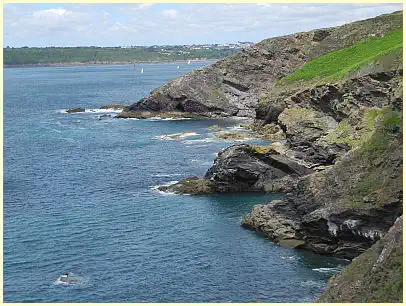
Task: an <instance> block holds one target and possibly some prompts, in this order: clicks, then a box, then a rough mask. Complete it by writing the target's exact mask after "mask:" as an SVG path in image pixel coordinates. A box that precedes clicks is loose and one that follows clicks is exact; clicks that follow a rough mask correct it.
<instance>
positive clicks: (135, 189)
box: [3, 62, 348, 302]
mask: <svg viewBox="0 0 406 306" xmlns="http://www.w3.org/2000/svg"><path fill="white" fill-rule="evenodd" d="M209 64H212V63H211V62H192V63H190V64H189V65H188V64H186V63H181V64H179V63H176V64H173V63H168V64H138V65H137V66H136V69H134V67H133V65H111V66H108V65H105V66H77V67H35V68H32V67H30V68H6V69H4V71H3V73H4V104H3V116H4V121H3V124H4V130H3V131H4V139H3V144H4V146H3V148H4V177H3V180H4V185H3V188H4V194H3V195H4V203H3V230H4V232H3V254H4V256H3V261H4V263H3V264H4V275H3V281H4V283H3V285H4V287H3V295H4V302H312V301H315V299H316V298H317V296H319V295H320V294H321V292H322V291H323V289H324V288H325V287H326V285H327V281H328V278H329V277H331V276H332V275H333V274H334V273H336V272H338V271H340V270H341V269H342V268H343V267H345V265H347V264H348V262H347V261H345V260H342V259H337V258H334V257H329V256H321V255H317V254H314V253H311V252H307V251H303V250H295V249H288V248H282V247H279V246H278V245H275V244H274V243H273V242H271V241H270V240H266V239H265V238H264V237H261V236H259V235H258V234H256V233H255V232H253V231H249V230H246V229H244V228H242V227H241V226H240V223H241V219H242V217H243V216H244V215H246V214H248V213H250V211H251V208H252V207H253V206H254V205H255V204H262V203H265V202H267V201H271V200H273V199H278V198H279V195H278V194H266V195H260V194H251V193H241V194H219V195H205V196H191V195H175V194H170V193H164V192H159V191H158V190H157V189H156V187H157V186H159V185H164V184H168V183H170V182H174V181H179V180H181V179H182V178H185V177H190V176H202V175H204V173H205V172H206V170H207V169H208V168H209V167H210V166H211V165H212V164H213V161H214V159H215V158H216V154H217V152H218V151H220V150H222V149H224V148H226V147H228V146H230V145H233V144H236V143H243V142H244V143H255V144H265V143H266V142H264V141H262V140H258V139H247V140H244V141H230V140H222V139H218V138H217V137H216V136H215V135H214V131H213V130H211V129H209V127H210V126H212V125H218V126H220V127H221V128H222V129H223V130H224V131H239V130H241V127H240V124H241V123H243V120H241V119H238V118H237V119H232V120H231V119H228V120H220V119H206V120H196V119H189V120H188V119H177V120H175V119H170V118H169V119H166V120H160V119H159V118H151V119H147V120H136V119H117V118H114V116H115V114H116V113H117V112H116V111H114V110H100V107H101V106H103V105H107V104H116V103H118V104H131V103H134V102H136V101H137V100H139V99H141V98H142V97H144V96H147V95H149V93H150V92H151V90H152V89H154V88H156V87H158V86H160V85H162V84H165V83H166V82H167V81H168V80H170V79H172V78H175V77H178V76H180V75H183V74H186V73H188V72H190V71H192V70H194V69H199V68H201V67H203V66H206V65H209ZM177 66H179V68H178V67H177ZM141 69H143V73H141V71H140V70H141ZM74 107H83V108H85V109H86V111H85V112H83V113H73V114H69V113H66V110H67V109H69V108H74ZM103 115H108V116H103ZM178 133H186V134H181V135H183V136H184V137H170V136H169V137H168V135H172V134H178ZM66 272H70V273H73V275H75V276H76V277H78V278H79V279H80V281H79V282H78V283H74V284H66V283H64V282H61V281H58V278H59V277H60V275H62V274H64V273H66Z"/></svg>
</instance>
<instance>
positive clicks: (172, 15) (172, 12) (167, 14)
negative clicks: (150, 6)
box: [161, 9, 178, 18]
mask: <svg viewBox="0 0 406 306" xmlns="http://www.w3.org/2000/svg"><path fill="white" fill-rule="evenodd" d="M161 13H162V15H163V16H165V17H168V18H176V17H177V16H178V11H177V10H173V9H171V10H164V11H162V12H161Z"/></svg>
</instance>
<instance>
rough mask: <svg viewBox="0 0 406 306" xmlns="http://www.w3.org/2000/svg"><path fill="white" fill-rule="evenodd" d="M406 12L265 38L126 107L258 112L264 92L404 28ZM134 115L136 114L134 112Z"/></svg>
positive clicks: (211, 113) (135, 109)
mask: <svg viewBox="0 0 406 306" xmlns="http://www.w3.org/2000/svg"><path fill="white" fill-rule="evenodd" d="M401 22H402V14H399V13H397V14H391V15H382V16H379V17H376V18H372V19H368V20H363V21H359V22H354V23H350V24H346V25H343V26H340V27H336V28H328V29H319V30H314V31H310V32H303V33H296V34H293V35H286V36H282V37H276V38H271V39H266V40H264V41H262V42H260V43H258V44H256V45H254V46H253V47H251V48H248V49H246V50H243V51H241V52H238V53H236V54H234V55H232V56H230V57H227V58H225V59H223V60H220V61H218V62H217V63H215V64H214V65H211V66H208V67H206V68H203V69H200V70H196V71H194V72H192V73H190V74H188V75H185V76H182V77H179V78H176V79H173V80H171V81H169V82H168V84H166V85H164V86H161V87H159V88H157V89H155V90H153V91H152V93H151V96H149V97H147V98H144V99H142V100H140V101H138V102H137V103H135V104H133V105H131V106H129V107H128V108H126V109H125V110H124V112H123V114H122V116H126V114H128V113H131V112H140V111H152V112H168V111H180V112H186V113H194V114H198V115H201V116H249V117H254V116H255V108H256V107H257V105H258V102H259V99H260V97H261V95H262V93H263V92H267V91H269V90H271V89H272V88H273V87H274V85H275V83H276V82H277V81H278V80H279V79H280V78H282V77H284V76H286V75H288V74H289V73H292V72H293V71H295V70H296V69H297V68H299V67H301V66H303V64H304V63H306V62H308V61H309V60H311V59H313V58H316V57H319V56H320V55H322V54H325V53H327V52H331V51H334V50H338V49H341V48H344V47H348V46H351V45H353V44H354V43H355V42H358V41H361V40H363V39H366V38H368V37H371V36H373V35H375V34H376V31H377V30H379V31H381V32H382V33H387V32H390V31H392V30H393V29H395V28H399V25H401ZM129 116H131V115H130V114H129Z"/></svg>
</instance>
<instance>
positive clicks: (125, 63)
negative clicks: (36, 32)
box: [3, 58, 220, 68]
mask: <svg viewBox="0 0 406 306" xmlns="http://www.w3.org/2000/svg"><path fill="white" fill-rule="evenodd" d="M218 60H220V58H207V59H194V60H174V61H148V62H107V63H92V62H88V63H81V62H69V63H47V64H17V65H8V64H3V68H35V67H74V66H107V65H134V64H170V63H187V62H188V61H190V62H191V63H193V62H216V61H218Z"/></svg>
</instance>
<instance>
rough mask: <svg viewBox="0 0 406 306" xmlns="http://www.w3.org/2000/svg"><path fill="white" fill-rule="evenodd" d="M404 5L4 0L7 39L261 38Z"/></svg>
mask: <svg viewBox="0 0 406 306" xmlns="http://www.w3.org/2000/svg"><path fill="white" fill-rule="evenodd" d="M401 9H402V5H401V4H5V5H4V45H5V46H7V45H9V46H14V47H21V46H39V47H42V46H90V45H97V46H121V45H154V44H170V45H175V44H193V43H195V44H197V43H232V42H237V41H253V42H258V41H260V40H262V39H264V38H269V37H274V36H279V35H283V34H289V33H295V32H300V31H307V30H311V29H315V28H321V27H329V26H336V25H340V24H343V23H346V22H350V21H355V20H360V19H365V18H369V17H374V16H377V15H380V14H383V13H390V12H393V11H396V10H401Z"/></svg>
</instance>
